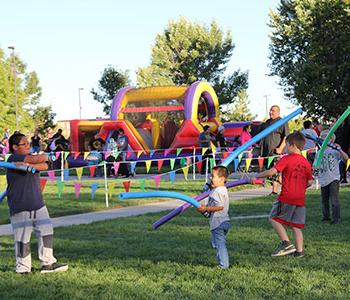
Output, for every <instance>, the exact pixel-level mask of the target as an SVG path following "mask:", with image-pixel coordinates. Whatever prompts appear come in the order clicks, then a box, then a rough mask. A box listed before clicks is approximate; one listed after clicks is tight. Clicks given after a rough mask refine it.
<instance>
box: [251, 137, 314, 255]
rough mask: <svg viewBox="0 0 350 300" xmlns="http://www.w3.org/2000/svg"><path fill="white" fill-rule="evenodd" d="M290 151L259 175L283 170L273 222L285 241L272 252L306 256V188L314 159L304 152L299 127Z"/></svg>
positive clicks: (289, 144)
mask: <svg viewBox="0 0 350 300" xmlns="http://www.w3.org/2000/svg"><path fill="white" fill-rule="evenodd" d="M286 142H287V149H288V153H289V154H288V155H286V156H284V157H282V158H281V160H279V161H278V162H277V163H276V164H275V165H274V166H273V167H272V168H271V169H269V170H266V171H264V172H261V173H258V174H257V175H256V176H255V177H256V178H263V177H270V176H274V175H276V174H277V173H278V172H282V190H281V193H280V194H279V195H278V197H277V200H276V201H275V202H274V203H273V205H272V209H271V213H270V222H271V224H272V227H273V228H274V229H275V231H276V232H277V234H278V236H279V238H280V239H281V243H280V245H279V246H278V248H277V249H276V251H274V252H273V253H272V256H284V255H288V254H293V255H294V256H295V257H303V256H304V251H303V232H302V228H304V225H305V192H306V188H308V187H309V186H311V185H312V182H313V179H312V172H311V165H310V163H309V162H308V161H307V160H306V159H305V158H304V157H303V156H302V155H301V151H302V150H303V148H304V145H305V137H304V136H303V134H302V133H300V132H298V131H296V132H294V133H292V134H290V135H288V137H287V139H286ZM285 226H289V227H292V230H293V235H294V239H295V245H296V247H294V245H293V244H292V242H291V241H290V240H289V238H288V234H287V231H286V228H285Z"/></svg>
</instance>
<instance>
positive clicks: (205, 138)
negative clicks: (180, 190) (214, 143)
mask: <svg viewBox="0 0 350 300" xmlns="http://www.w3.org/2000/svg"><path fill="white" fill-rule="evenodd" d="M198 142H199V146H200V147H201V148H208V149H207V151H206V152H205V153H204V155H203V156H202V166H201V174H205V170H206V164H207V160H208V159H209V158H210V157H211V156H212V151H211V148H210V143H211V137H210V126H209V125H205V126H204V127H203V131H202V132H201V133H200V134H199V136H198Z"/></svg>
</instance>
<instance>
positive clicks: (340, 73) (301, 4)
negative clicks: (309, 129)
mask: <svg viewBox="0 0 350 300" xmlns="http://www.w3.org/2000/svg"><path fill="white" fill-rule="evenodd" d="M270 18H271V19H270V24H269V25H270V27H271V28H272V34H271V45H270V58H271V64H270V67H271V74H272V75H277V76H279V77H280V85H281V86H282V87H283V88H284V92H285V95H286V97H287V98H289V99H291V100H292V101H294V102H296V103H298V104H300V105H301V106H302V107H303V108H304V109H305V111H306V112H307V113H308V114H309V115H313V116H319V117H320V116H327V117H332V116H333V117H336V116H337V115H339V114H341V113H342V112H343V111H344V110H345V109H346V108H347V107H348V106H349V105H350V39H349V36H350V1H349V0H324V1H315V0H281V2H280V5H279V7H278V9H277V11H272V12H271V13H270Z"/></svg>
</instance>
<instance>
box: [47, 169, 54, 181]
mask: <svg viewBox="0 0 350 300" xmlns="http://www.w3.org/2000/svg"><path fill="white" fill-rule="evenodd" d="M47 175H49V178H50V180H51V181H52V182H55V171H54V170H49V171H47Z"/></svg>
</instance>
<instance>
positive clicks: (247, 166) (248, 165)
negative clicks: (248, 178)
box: [245, 158, 252, 172]
mask: <svg viewBox="0 0 350 300" xmlns="http://www.w3.org/2000/svg"><path fill="white" fill-rule="evenodd" d="M251 162H252V159H251V158H247V159H246V160H245V170H246V172H248V170H249V167H250V164H251Z"/></svg>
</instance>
